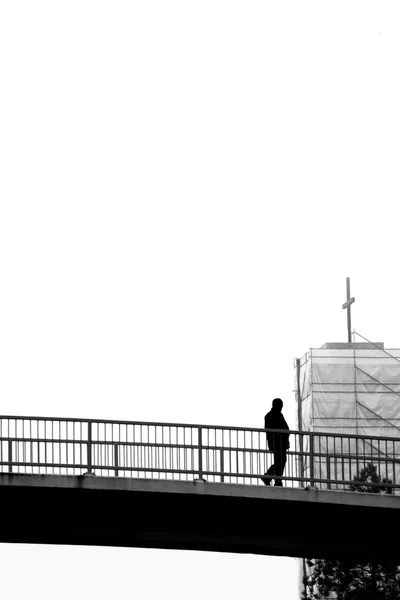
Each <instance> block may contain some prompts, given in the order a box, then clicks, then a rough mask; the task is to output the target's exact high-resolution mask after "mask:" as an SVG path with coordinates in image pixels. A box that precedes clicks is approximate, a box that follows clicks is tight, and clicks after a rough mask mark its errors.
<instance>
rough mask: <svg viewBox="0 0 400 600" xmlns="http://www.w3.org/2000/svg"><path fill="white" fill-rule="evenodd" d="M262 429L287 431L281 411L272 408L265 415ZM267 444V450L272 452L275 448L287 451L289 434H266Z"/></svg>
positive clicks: (287, 427)
mask: <svg viewBox="0 0 400 600" xmlns="http://www.w3.org/2000/svg"><path fill="white" fill-rule="evenodd" d="M264 427H265V429H289V426H288V424H287V423H286V420H285V417H284V416H283V414H282V413H281V411H280V410H274V409H273V408H271V410H270V411H269V413H267V414H266V415H265V418H264ZM267 442H268V448H269V449H270V450H272V451H274V448H275V447H277V448H282V449H284V450H287V449H288V448H289V433H270V432H267Z"/></svg>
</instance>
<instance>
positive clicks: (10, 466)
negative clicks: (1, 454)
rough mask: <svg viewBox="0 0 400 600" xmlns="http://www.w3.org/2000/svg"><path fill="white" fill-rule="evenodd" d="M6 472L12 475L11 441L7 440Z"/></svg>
mask: <svg viewBox="0 0 400 600" xmlns="http://www.w3.org/2000/svg"><path fill="white" fill-rule="evenodd" d="M8 472H9V473H12V440H8Z"/></svg>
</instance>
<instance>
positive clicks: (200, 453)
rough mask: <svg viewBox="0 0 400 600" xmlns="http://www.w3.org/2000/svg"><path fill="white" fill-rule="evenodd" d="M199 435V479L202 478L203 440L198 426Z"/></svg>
mask: <svg viewBox="0 0 400 600" xmlns="http://www.w3.org/2000/svg"><path fill="white" fill-rule="evenodd" d="M198 436H199V479H203V440H202V428H201V427H199V428H198Z"/></svg>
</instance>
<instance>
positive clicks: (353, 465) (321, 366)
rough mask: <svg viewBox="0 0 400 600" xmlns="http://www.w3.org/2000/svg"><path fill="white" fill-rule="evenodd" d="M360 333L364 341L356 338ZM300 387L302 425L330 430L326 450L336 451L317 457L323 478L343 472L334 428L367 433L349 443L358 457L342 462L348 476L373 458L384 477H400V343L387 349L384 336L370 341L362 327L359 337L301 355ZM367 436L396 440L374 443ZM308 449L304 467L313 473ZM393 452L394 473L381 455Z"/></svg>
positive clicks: (316, 466) (297, 365)
mask: <svg viewBox="0 0 400 600" xmlns="http://www.w3.org/2000/svg"><path fill="white" fill-rule="evenodd" d="M355 336H358V338H362V339H363V340H364V341H362V342H359V341H355ZM295 389H296V399H297V408H298V412H297V416H298V423H297V427H298V429H299V430H300V431H318V432H322V433H326V434H327V437H326V441H325V444H324V447H321V448H320V452H321V453H325V454H326V453H327V454H328V455H329V454H332V460H330V459H329V457H328V459H327V458H326V456H325V457H324V458H323V459H320V460H318V457H316V458H315V460H314V465H313V468H314V470H315V472H316V473H319V476H320V477H321V478H323V479H329V478H330V476H331V475H332V478H334V477H335V475H336V478H337V468H338V465H337V461H338V460H339V461H340V460H341V459H340V457H339V458H337V456H338V455H339V456H340V449H338V448H337V447H335V446H334V444H335V440H334V438H329V436H328V434H329V433H343V434H347V435H354V436H361V438H354V440H353V441H352V444H351V448H350V449H347V450H350V454H351V456H352V457H353V458H350V459H347V461H346V464H345V465H344V466H343V464H342V465H341V469H342V472H343V469H344V472H345V473H346V477H347V478H349V479H352V477H353V476H354V475H357V473H358V471H359V470H360V468H361V467H363V466H366V464H367V462H372V463H373V464H374V465H375V466H376V467H377V471H378V474H379V475H380V476H381V477H386V478H387V479H393V477H395V478H396V480H399V479H400V465H399V464H397V461H395V459H394V454H395V453H397V454H398V453H399V451H400V349H390V350H387V349H385V348H384V344H383V343H382V342H379V343H373V342H370V341H369V340H367V339H366V338H365V337H364V336H362V335H361V334H358V333H356V332H353V342H350V343H327V344H324V345H323V346H322V347H321V348H317V349H316V348H310V349H309V351H308V352H307V353H306V354H305V355H304V356H303V357H302V358H301V359H296V360H295ZM365 436H375V437H384V438H392V440H394V441H393V442H392V444H389V445H386V446H382V445H379V447H374V446H373V444H372V443H370V442H369V441H368V439H367V438H366V437H365ZM362 438H364V439H362ZM397 439H399V442H397V441H396V440H397ZM304 452H305V453H306V455H305V459H304V464H303V465H300V470H302V471H303V472H304V473H307V471H308V470H309V469H310V464H309V461H307V453H308V452H309V449H308V448H304ZM333 455H336V458H334V457H333ZM363 457H364V462H363ZM388 458H393V464H392V468H391V469H390V474H389V473H388V472H387V468H386V472H383V471H382V472H381V468H380V467H381V461H382V464H383V462H384V461H386V463H387V459H388ZM342 462H343V461H342ZM393 483H395V482H394V481H393ZM324 487H331V486H329V484H327V485H326V486H324ZM331 489H333V486H332V487H331Z"/></svg>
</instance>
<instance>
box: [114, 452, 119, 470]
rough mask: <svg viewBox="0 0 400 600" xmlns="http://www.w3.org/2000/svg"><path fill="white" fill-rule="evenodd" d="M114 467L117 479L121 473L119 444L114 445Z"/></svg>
mask: <svg viewBox="0 0 400 600" xmlns="http://www.w3.org/2000/svg"><path fill="white" fill-rule="evenodd" d="M114 466H115V471H114V473H115V477H118V474H119V471H118V466H119V464H118V444H114Z"/></svg>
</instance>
